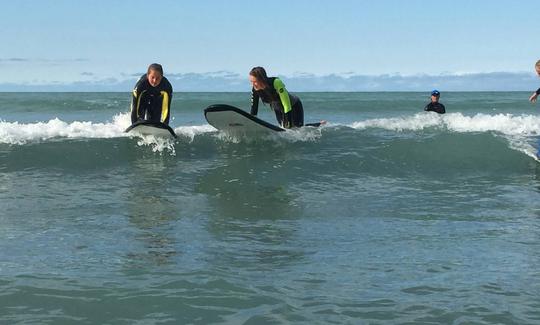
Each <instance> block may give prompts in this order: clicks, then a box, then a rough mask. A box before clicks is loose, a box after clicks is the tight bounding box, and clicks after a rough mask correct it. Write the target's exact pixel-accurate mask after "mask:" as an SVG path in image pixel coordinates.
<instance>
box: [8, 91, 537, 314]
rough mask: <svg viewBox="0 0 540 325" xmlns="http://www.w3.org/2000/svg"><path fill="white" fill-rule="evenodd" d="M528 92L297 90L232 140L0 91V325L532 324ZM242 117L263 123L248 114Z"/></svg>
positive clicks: (195, 123) (238, 99) (76, 99)
mask: <svg viewBox="0 0 540 325" xmlns="http://www.w3.org/2000/svg"><path fill="white" fill-rule="evenodd" d="M529 95H530V93H529V92H492V93H491V92H443V93H442V96H441V102H442V103H443V104H445V106H446V109H447V114H445V115H438V114H435V113H429V112H423V111H422V109H423V107H424V105H425V104H427V103H428V101H429V93H427V92H426V93H415V92H403V93H399V92H378V93H299V94H298V96H299V97H300V98H301V99H302V101H303V104H304V109H305V120H306V122H314V121H319V120H326V121H328V123H327V124H326V125H324V126H323V127H321V128H303V129H299V130H293V131H291V132H286V133H285V134H276V135H272V136H268V137H261V138H246V137H240V138H232V137H228V136H225V135H223V134H220V133H219V132H217V131H216V130H215V129H214V128H212V127H211V126H209V125H208V124H207V123H206V121H205V119H204V115H203V109H204V108H205V107H207V106H208V105H211V104H218V103H222V104H229V105H233V106H238V107H240V108H243V109H248V105H249V94H247V93H182V92H177V93H175V94H174V98H173V102H172V119H171V123H170V125H171V126H172V127H173V129H174V130H175V132H176V133H177V134H178V135H179V137H178V139H176V140H174V141H173V140H163V139H154V138H152V137H145V138H140V137H133V136H128V135H127V134H125V133H124V132H123V130H124V129H125V128H126V127H128V126H129V124H130V118H129V113H128V111H129V104H130V94H129V93H128V92H126V93H0V323H2V324H540V163H539V162H537V161H536V159H535V154H536V151H537V149H538V141H539V139H540V114H539V113H540V104H536V105H533V104H531V103H529V102H528V97H529ZM259 111H260V115H259V116H260V117H261V118H263V119H265V120H267V121H270V122H272V123H274V122H275V118H274V117H273V114H272V113H271V112H270V109H269V108H267V107H260V108H259Z"/></svg>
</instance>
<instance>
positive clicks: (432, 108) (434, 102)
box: [424, 89, 446, 114]
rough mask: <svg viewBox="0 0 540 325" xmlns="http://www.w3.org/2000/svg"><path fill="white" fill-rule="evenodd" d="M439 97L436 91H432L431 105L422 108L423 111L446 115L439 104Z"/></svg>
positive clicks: (443, 108)
mask: <svg viewBox="0 0 540 325" xmlns="http://www.w3.org/2000/svg"><path fill="white" fill-rule="evenodd" d="M440 97H441V93H440V92H439V91H438V90H437V89H434V90H433V91H432V92H431V103H429V104H427V105H426V107H424V111H429V112H437V113H439V114H444V113H446V109H445V107H444V105H443V104H441V103H439V98H440Z"/></svg>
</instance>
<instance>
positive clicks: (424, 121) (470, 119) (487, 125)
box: [349, 113, 540, 136]
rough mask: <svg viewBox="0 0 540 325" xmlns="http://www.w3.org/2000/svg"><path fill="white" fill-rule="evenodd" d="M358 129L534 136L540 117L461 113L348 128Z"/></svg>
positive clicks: (371, 122)
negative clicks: (440, 130)
mask: <svg viewBox="0 0 540 325" xmlns="http://www.w3.org/2000/svg"><path fill="white" fill-rule="evenodd" d="M349 126H350V127H352V128H355V129H367V128H382V129H387V130H393V131H420V130H424V129H428V128H440V129H445V130H449V131H453V132H463V133H465V132H488V131H494V132H500V133H502V134H506V135H523V136H534V135H539V134H540V117H539V116H535V115H512V114H496V115H489V114H476V115H473V116H465V115H463V114H461V113H449V114H445V115H439V114H434V113H417V114H415V115H413V116H405V117H394V118H381V119H370V120H365V121H359V122H355V123H352V124H351V125H349Z"/></svg>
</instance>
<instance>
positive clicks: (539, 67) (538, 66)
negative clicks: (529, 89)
mask: <svg viewBox="0 0 540 325" xmlns="http://www.w3.org/2000/svg"><path fill="white" fill-rule="evenodd" d="M534 67H535V68H536V69H540V60H538V61H536V64H535V66H534Z"/></svg>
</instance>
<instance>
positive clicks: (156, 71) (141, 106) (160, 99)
mask: <svg viewBox="0 0 540 325" xmlns="http://www.w3.org/2000/svg"><path fill="white" fill-rule="evenodd" d="M172 93H173V89H172V86H171V83H170V82H169V80H167V78H165V77H164V76H163V67H162V66H161V64H157V63H152V64H150V66H148V70H147V72H146V73H145V74H144V75H142V76H141V78H139V81H137V84H135V89H133V96H132V100H131V123H135V122H137V121H138V120H145V121H152V122H161V123H164V124H166V125H168V124H169V118H170V115H171V113H170V109H171V101H172Z"/></svg>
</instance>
